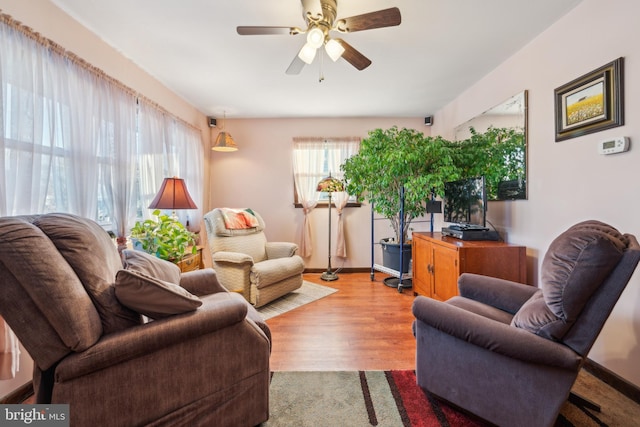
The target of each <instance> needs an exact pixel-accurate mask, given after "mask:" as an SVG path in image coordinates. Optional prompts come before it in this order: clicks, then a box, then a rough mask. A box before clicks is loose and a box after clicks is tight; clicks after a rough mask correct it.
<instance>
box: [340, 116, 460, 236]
mask: <svg viewBox="0 0 640 427" xmlns="http://www.w3.org/2000/svg"><path fill="white" fill-rule="evenodd" d="M451 150H452V145H451V143H450V142H449V141H447V140H445V139H443V138H441V137H440V136H436V137H431V136H428V137H425V136H424V134H423V133H422V132H418V131H417V130H415V129H407V128H402V129H398V127H397V126H394V127H391V128H389V129H374V130H372V131H370V132H369V134H368V137H367V138H365V139H364V140H362V143H361V145H360V151H359V152H358V154H356V155H355V156H352V157H350V158H349V159H347V160H346V161H345V163H344V164H342V165H341V169H342V171H344V178H345V181H346V191H347V192H348V193H349V194H353V195H358V197H359V198H361V199H363V200H366V201H367V202H369V203H372V204H373V210H374V211H375V212H376V213H378V214H380V215H382V216H383V217H385V218H387V219H389V221H390V223H391V227H392V228H393V231H394V233H395V241H396V242H400V241H401V238H402V241H404V242H407V241H408V239H407V233H408V230H409V227H410V225H411V221H412V220H413V219H414V218H417V217H419V216H422V215H424V214H425V213H426V202H427V201H428V200H429V199H430V198H431V195H432V192H433V193H434V194H436V195H442V190H443V188H444V183H445V182H447V181H451V180H453V179H456V178H458V176H459V174H458V168H457V167H456V165H455V164H454V161H453V156H452V153H451ZM403 187H404V210H403V212H404V216H403V217H401V215H400V211H401V208H400V197H401V189H402V188H403Z"/></svg>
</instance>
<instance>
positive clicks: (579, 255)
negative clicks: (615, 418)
mask: <svg viewBox="0 0 640 427" xmlns="http://www.w3.org/2000/svg"><path fill="white" fill-rule="evenodd" d="M639 259H640V246H639V245H638V241H637V240H636V238H635V237H634V236H632V235H628V234H625V235H623V234H621V233H619V232H618V231H617V230H616V229H615V228H613V227H611V226H608V225H606V224H603V223H601V222H598V221H585V222H581V223H579V224H576V225H574V226H573V227H571V228H569V229H568V230H567V231H565V232H564V233H562V234H561V235H560V236H559V237H557V238H556V239H555V240H554V241H553V242H552V243H551V245H550V247H549V250H548V251H547V253H546V254H545V257H544V259H543V262H542V267H541V270H542V274H541V280H540V288H536V287H533V286H527V285H522V284H518V283H513V282H509V281H505V280H501V279H496V278H490V277H486V276H479V275H474V274H464V275H462V276H461V277H460V279H459V282H458V285H459V286H458V287H459V293H460V295H459V296H456V297H453V298H451V299H449V300H448V301H446V302H440V301H435V300H432V299H429V298H425V297H417V298H416V300H415V301H414V304H413V313H414V315H415V317H416V320H415V322H414V325H413V328H414V334H415V336H416V340H417V355H416V364H417V366H416V377H417V381H418V384H419V385H420V386H421V387H422V388H424V389H426V390H427V391H429V392H431V393H433V394H434V395H436V396H439V397H441V398H443V399H445V400H447V401H449V402H451V403H453V404H455V405H457V406H459V407H461V408H463V409H465V410H468V411H470V412H472V413H474V414H476V415H478V416H480V417H482V418H484V419H486V420H488V421H491V422H492V423H494V424H497V425H500V426H520V427H526V426H532V427H544V426H551V425H553V424H554V422H555V421H556V419H557V417H558V414H559V412H560V409H561V408H562V405H563V404H564V403H565V401H566V400H567V399H568V398H569V396H570V391H571V387H572V386H573V384H574V382H575V380H576V377H577V376H578V372H579V371H580V369H581V367H582V365H583V363H584V361H585V359H586V357H587V355H588V353H589V350H590V349H591V347H592V346H593V343H594V342H595V340H596V338H597V337H598V334H599V333H600V331H601V330H602V327H603V326H604V323H605V321H606V320H607V318H608V317H609V314H610V313H611V311H612V310H613V307H614V306H615V304H616V302H617V300H618V298H619V297H620V294H621V293H622V291H623V290H624V288H625V286H626V284H627V282H628V281H629V279H630V278H631V276H632V274H633V272H634V270H635V269H636V266H637V264H638V260H639Z"/></svg>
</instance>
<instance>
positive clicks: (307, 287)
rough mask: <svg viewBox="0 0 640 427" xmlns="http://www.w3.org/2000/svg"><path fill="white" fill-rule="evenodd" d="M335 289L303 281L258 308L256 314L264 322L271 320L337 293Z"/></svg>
mask: <svg viewBox="0 0 640 427" xmlns="http://www.w3.org/2000/svg"><path fill="white" fill-rule="evenodd" d="M337 291H338V290H337V289H334V288H330V287H328V286H322V285H317V284H315V283H311V282H307V281H306V280H304V281H303V282H302V286H301V287H300V288H298V289H296V290H295V291H293V292H290V293H288V294H287V295H285V296H283V297H280V298H278V299H276V300H274V301H272V302H270V303H269V304H267V305H265V306H262V307H260V308H258V309H257V310H258V312H259V313H260V315H261V316H262V318H263V319H264V320H267V319H271V318H272V317H275V316H277V315H279V314H282V313H286V312H287V311H291V310H293V309H294V308H298V307H300V306H303V305H305V304H309V303H310V302H313V301H316V300H319V299H320V298H324V297H326V296H327V295H331V294H332V293H334V292H337Z"/></svg>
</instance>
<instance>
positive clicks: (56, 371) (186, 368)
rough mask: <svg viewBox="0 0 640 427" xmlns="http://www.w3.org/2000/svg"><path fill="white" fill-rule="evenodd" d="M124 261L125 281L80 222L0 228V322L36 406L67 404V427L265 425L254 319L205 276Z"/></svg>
mask: <svg viewBox="0 0 640 427" xmlns="http://www.w3.org/2000/svg"><path fill="white" fill-rule="evenodd" d="M125 252H127V251H125ZM145 257H147V258H148V259H144V258H145ZM125 258H126V259H125V261H126V262H127V264H128V267H131V270H123V263H122V259H121V257H120V255H119V254H118V251H117V249H116V247H115V245H114V244H113V242H112V241H111V239H110V238H109V236H108V234H107V233H106V232H105V231H104V230H103V229H102V228H101V227H100V226H98V224H96V223H95V222H93V221H90V220H87V219H83V218H79V217H76V216H73V215H67V214H46V215H34V216H22V217H4V218H0V314H2V316H3V317H4V318H5V320H6V321H7V323H8V324H9V326H10V327H11V328H12V329H13V331H14V332H15V333H16V335H17V336H18V338H19V339H20V340H21V342H22V344H23V345H24V347H25V348H26V349H27V351H28V352H29V354H30V355H31V357H32V358H33V359H34V365H35V367H34V371H35V372H34V389H35V393H36V397H37V402H38V403H68V404H69V405H70V422H71V425H74V426H88V425H94V424H96V423H98V424H100V425H101V426H124V425H130V426H133V425H158V426H159V425H167V426H178V425H184V426H195V425H206V426H209V425H216V426H255V425H257V424H259V423H261V422H263V421H265V420H267V419H268V417H269V400H268V397H269V395H268V392H269V375H270V370H269V355H270V336H269V329H268V328H267V326H266V325H265V324H264V322H261V321H260V317H259V315H258V314H257V313H256V312H255V310H254V309H253V307H251V306H250V305H249V304H247V302H246V301H244V299H242V298H241V297H239V296H238V295H235V294H232V293H229V292H227V291H226V290H225V289H224V288H223V287H222V286H220V285H219V284H218V282H217V280H216V276H215V272H214V271H213V270H212V269H205V270H199V271H193V272H190V273H185V274H182V275H181V274H180V271H179V269H178V268H177V267H176V266H175V265H173V264H171V263H169V262H166V261H161V260H159V259H157V258H155V257H152V256H150V255H148V254H144V253H142V252H139V254H138V251H131V253H129V255H128V257H127V255H126V254H125ZM145 263H146V264H148V268H147V267H145V268H146V270H145V269H144V268H142V269H141V266H143V267H144V265H143V264H145ZM143 271H144V273H143ZM160 276H162V277H160ZM169 277H173V278H174V279H176V280H177V281H178V282H179V285H181V286H178V284H177V283H169V282H168V281H167V280H168V278H169ZM149 282H152V283H155V285H153V286H157V287H147V286H150V285H149V284H148V283H149ZM125 283H128V285H127V286H124V285H123V284H125ZM138 286H141V289H140V290H141V291H142V292H138V288H137V287H138ZM167 289H169V291H170V292H169V291H167ZM185 289H186V290H185ZM187 290H188V291H190V292H188V291H187ZM157 292H169V294H170V296H166V295H164V294H161V295H160V296H158V295H157ZM194 295H195V296H194ZM197 295H200V296H201V298H198V297H197ZM125 296H126V297H127V299H126V301H127V304H129V307H131V306H134V307H139V306H140V307H143V306H145V305H147V304H150V305H151V307H150V308H149V310H145V309H144V307H143V308H141V310H142V312H143V313H145V315H146V316H156V317H155V320H151V321H147V320H146V318H145V317H143V316H142V315H141V314H140V313H141V312H140V311H134V310H132V309H131V308H128V306H125V305H124V304H123V303H121V300H122V301H124V298H125ZM131 297H135V298H133V302H131V301H130V298H131ZM136 298H137V301H135V300H136ZM174 305H175V306H177V307H174ZM185 307H186V308H185ZM176 312H180V313H181V314H172V313H176Z"/></svg>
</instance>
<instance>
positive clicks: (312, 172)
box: [293, 137, 360, 208]
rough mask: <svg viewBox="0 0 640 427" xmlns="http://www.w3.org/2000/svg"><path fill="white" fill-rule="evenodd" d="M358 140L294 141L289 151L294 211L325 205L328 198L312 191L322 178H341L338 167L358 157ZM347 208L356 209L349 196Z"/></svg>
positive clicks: (325, 194) (354, 200)
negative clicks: (291, 163)
mask: <svg viewBox="0 0 640 427" xmlns="http://www.w3.org/2000/svg"><path fill="white" fill-rule="evenodd" d="M359 149H360V138H357V137H346V138H294V147H293V181H294V186H293V200H294V205H295V206H296V207H300V208H301V207H303V205H304V204H305V203H304V200H305V199H306V200H307V203H306V204H311V203H313V202H317V204H319V205H327V204H328V202H329V194H328V193H322V192H319V191H316V188H317V186H318V183H319V182H320V181H321V180H322V179H323V178H325V177H327V176H329V174H331V176H334V177H336V178H338V179H341V178H342V177H343V173H342V171H341V170H340V165H341V164H342V163H344V162H345V160H347V159H348V158H349V157H351V156H353V155H355V154H357V153H358V150H359ZM347 206H360V203H358V202H357V200H356V197H355V196H350V197H349V200H348V202H347Z"/></svg>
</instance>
